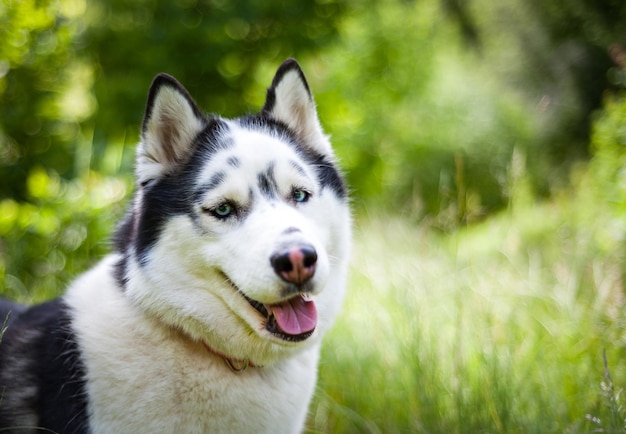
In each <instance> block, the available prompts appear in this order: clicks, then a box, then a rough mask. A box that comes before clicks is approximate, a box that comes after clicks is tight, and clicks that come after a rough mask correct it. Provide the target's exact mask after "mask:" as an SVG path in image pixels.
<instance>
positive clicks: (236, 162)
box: [226, 157, 241, 169]
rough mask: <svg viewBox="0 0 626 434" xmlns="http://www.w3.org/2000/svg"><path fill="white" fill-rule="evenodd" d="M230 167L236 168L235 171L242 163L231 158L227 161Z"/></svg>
mask: <svg viewBox="0 0 626 434" xmlns="http://www.w3.org/2000/svg"><path fill="white" fill-rule="evenodd" d="M226 162H227V163H228V165H229V166H231V167H234V168H235V169H236V168H238V167H239V166H241V161H240V160H239V158H237V157H230V158H229V159H228V160H226Z"/></svg>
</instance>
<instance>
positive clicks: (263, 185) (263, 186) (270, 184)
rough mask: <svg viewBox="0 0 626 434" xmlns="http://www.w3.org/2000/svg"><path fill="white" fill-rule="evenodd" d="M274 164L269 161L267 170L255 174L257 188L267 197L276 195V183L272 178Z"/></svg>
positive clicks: (272, 197)
mask: <svg viewBox="0 0 626 434" xmlns="http://www.w3.org/2000/svg"><path fill="white" fill-rule="evenodd" d="M274 164H275V163H274V162H271V163H270V164H269V165H268V167H267V170H266V171H265V172H263V173H259V175H258V176H257V180H258V183H259V190H261V194H262V195H264V196H265V197H267V198H268V199H275V198H276V197H278V184H276V179H275V178H274Z"/></svg>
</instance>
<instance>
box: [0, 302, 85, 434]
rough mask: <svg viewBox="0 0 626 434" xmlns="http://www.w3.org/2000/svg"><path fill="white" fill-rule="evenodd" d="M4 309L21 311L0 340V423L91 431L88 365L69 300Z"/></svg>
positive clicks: (56, 429) (2, 425) (4, 304)
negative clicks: (86, 389)
mask: <svg viewBox="0 0 626 434" xmlns="http://www.w3.org/2000/svg"><path fill="white" fill-rule="evenodd" d="M2 307H3V308H4V307H7V308H10V310H11V312H15V313H13V314H12V315H9V318H13V319H11V320H10V321H8V322H7V325H6V330H5V332H4V334H3V336H2V341H1V342H0V387H1V388H2V391H3V400H2V403H1V405H0V427H2V428H6V427H15V426H28V427H37V426H45V427H46V428H48V429H52V430H54V431H56V432H83V431H85V425H86V423H87V416H86V398H85V393H84V372H83V365H82V361H81V360H80V356H79V352H78V347H77V342H76V338H75V336H74V333H73V332H72V329H71V326H70V323H71V317H70V311H69V309H68V308H67V306H66V305H65V303H64V302H63V301H62V300H54V301H50V302H47V303H43V304H39V305H36V306H33V307H31V308H28V309H23V308H20V306H19V305H12V306H9V304H6V303H3V306H2ZM68 421H69V422H68Z"/></svg>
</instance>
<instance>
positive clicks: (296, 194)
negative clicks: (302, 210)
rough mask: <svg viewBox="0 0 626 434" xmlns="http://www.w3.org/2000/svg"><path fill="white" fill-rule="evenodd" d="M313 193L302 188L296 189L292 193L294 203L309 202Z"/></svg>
mask: <svg viewBox="0 0 626 434" xmlns="http://www.w3.org/2000/svg"><path fill="white" fill-rule="evenodd" d="M310 197H311V193H309V192H308V191H306V190H303V189H301V188H295V189H294V190H293V192H292V193H291V198H292V199H293V201H294V202H299V203H304V202H306V201H308V200H309V198H310Z"/></svg>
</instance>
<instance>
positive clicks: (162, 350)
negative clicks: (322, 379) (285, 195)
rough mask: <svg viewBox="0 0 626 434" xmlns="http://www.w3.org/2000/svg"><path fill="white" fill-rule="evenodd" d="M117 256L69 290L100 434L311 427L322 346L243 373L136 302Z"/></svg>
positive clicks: (93, 415)
mask: <svg viewBox="0 0 626 434" xmlns="http://www.w3.org/2000/svg"><path fill="white" fill-rule="evenodd" d="M112 261H113V258H111V257H109V258H107V259H105V260H104V261H103V262H102V263H100V265H98V266H97V267H96V268H95V269H93V270H92V271H90V272H88V273H87V274H85V275H84V276H82V277H81V278H80V279H78V280H77V281H76V283H75V284H74V285H73V286H72V288H70V290H69V292H68V294H67V296H66V301H67V302H68V304H69V305H70V306H71V307H72V308H73V310H74V315H75V320H74V322H73V326H74V328H75V330H76V331H77V334H78V341H79V345H80V348H81V352H82V359H83V361H84V362H85V365H86V376H87V386H86V387H87V393H88V402H89V404H88V405H89V420H90V424H91V428H92V432H93V433H94V434H98V433H121V432H161V433H207V432H212V433H216V432H224V433H252V432H254V433H264V432H267V433H270V432H271V433H295V432H299V431H300V430H301V429H302V426H303V424H304V420H305V418H306V412H307V407H308V404H309V401H310V398H311V396H312V394H313V390H314V387H315V381H316V366H317V361H318V357H319V347H318V346H314V347H313V348H310V349H308V350H306V351H303V352H302V353H299V354H298V355H297V356H295V357H292V358H290V359H288V360H285V361H281V362H278V363H276V364H274V365H272V366H268V367H251V368H248V369H247V370H245V371H244V372H233V371H231V370H230V368H229V367H228V366H227V365H226V363H225V362H224V360H223V359H221V358H220V357H218V356H216V355H214V354H212V353H210V352H208V351H207V350H206V349H205V348H204V347H203V346H202V345H200V344H198V343H196V342H191V341H189V340H188V339H186V338H184V337H182V336H181V335H180V333H177V332H174V331H171V330H169V329H167V328H164V327H159V326H158V325H156V324H155V322H154V321H152V320H150V319H147V318H145V317H144V316H142V315H140V314H139V313H138V311H137V310H136V309H135V308H133V307H132V306H131V305H129V303H128V301H127V300H126V298H125V297H124V295H123V294H122V293H121V291H120V290H119V288H117V287H116V286H115V283H114V280H113V278H112V277H111V265H112ZM155 325H156V326H155Z"/></svg>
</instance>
